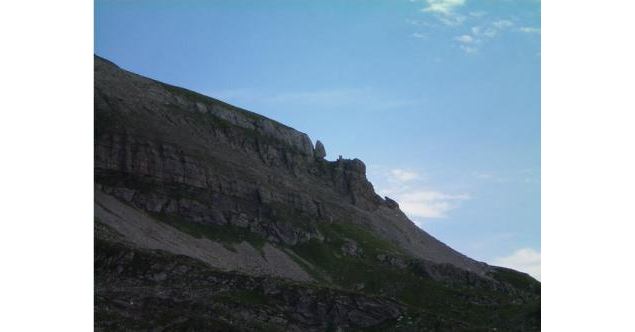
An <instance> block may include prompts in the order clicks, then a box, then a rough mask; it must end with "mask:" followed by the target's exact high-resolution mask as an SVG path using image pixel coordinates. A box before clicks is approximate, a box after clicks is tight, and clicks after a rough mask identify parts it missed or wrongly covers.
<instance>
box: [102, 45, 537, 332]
mask: <svg viewBox="0 0 635 332" xmlns="http://www.w3.org/2000/svg"><path fill="white" fill-rule="evenodd" d="M324 156H325V149H324V145H323V144H322V143H321V142H320V141H316V144H315V146H314V145H313V143H312V141H311V139H310V138H309V136H308V135H306V134H305V133H302V132H300V131H297V130H295V129H293V128H290V127H288V126H286V125H283V124H281V123H279V122H277V121H275V120H272V119H269V118H266V117H264V116H261V115H259V114H256V113H253V112H250V111H247V110H243V109H240V108H237V107H234V106H232V105H229V104H227V103H224V102H222V101H219V100H216V99H214V98H211V97H207V96H204V95H201V94H199V93H196V92H193V91H189V90H186V89H183V88H179V87H175V86H172V85H168V84H165V83H161V82H158V81H155V80H152V79H148V78H145V77H143V76H140V75H137V74H134V73H130V72H127V71H125V70H123V69H121V68H119V67H118V66H116V65H115V64H114V63H112V62H110V61H107V60H105V59H102V58H100V57H98V56H95V224H96V231H95V237H96V239H97V241H96V249H95V251H96V257H100V259H99V260H97V259H96V262H99V263H96V271H100V272H99V275H98V276H96V278H97V279H98V280H100V282H99V283H97V284H98V285H96V294H99V296H100V299H101V300H100V302H99V303H97V302H96V310H97V311H99V312H102V311H103V310H106V309H108V310H116V309H115V307H116V303H117V302H116V301H115V300H116V298H117V296H118V295H117V294H113V293H112V285H119V284H121V285H123V284H127V283H130V282H132V283H142V284H147V283H148V282H149V283H152V284H156V283H158V284H159V285H160V286H159V287H167V285H165V284H164V283H163V282H164V280H165V279H164V276H165V278H171V277H174V278H177V279H178V278H186V277H185V276H183V275H182V274H178V273H177V274H176V275H175V274H174V273H175V272H174V268H173V267H169V268H168V267H166V268H165V270H164V271H162V272H159V273H158V275H159V276H158V277H154V274H153V275H152V276H151V277H146V276H145V275H144V274H139V275H135V277H134V278H132V279H129V277H130V276H128V277H125V276H124V275H125V273H124V275H121V273H123V271H127V270H131V271H134V273H137V272H139V271H137V267H135V266H131V265H130V264H132V263H131V262H132V261H134V260H127V259H126V258H125V257H126V256H125V255H123V254H122V253H123V252H133V253H134V252H138V253H139V255H141V256H142V257H154V258H151V259H158V257H164V258H165V257H172V258H169V259H167V260H168V261H169V260H172V261H174V262H175V263H176V261H177V260H178V259H177V258H176V257H189V259H194V260H196V261H197V262H202V263H203V264H205V265H206V266H208V268H210V269H212V270H213V271H224V272H228V273H238V274H244V275H246V276H249V278H252V277H258V278H260V277H265V278H270V277H274V278H282V279H281V280H288V281H289V282H299V283H301V284H302V285H304V286H302V287H309V286H308V285H318V287H327V288H329V289H330V288H334V289H336V290H337V289H339V291H343V290H345V289H349V290H354V291H356V292H359V293H361V294H365V296H366V295H367V296H380V297H381V298H383V299H386V300H390V301H395V300H397V301H398V303H403V304H399V305H397V307H395V308H398V309H396V311H395V310H392V311H391V310H388V311H382V313H381V314H379V316H380V317H375V318H376V319H361V320H355V319H351V318H350V317H349V318H346V319H341V317H340V318H337V319H336V318H335V317H339V316H337V315H335V316H328V315H326V314H325V315H326V316H324V317H327V316H328V317H331V318H328V319H327V318H324V317H322V318H324V319H327V321H328V320H329V319H330V322H331V323H332V324H334V326H342V327H347V326H348V327H355V326H357V328H361V327H370V326H378V325H382V324H389V322H391V321H392V322H393V323H394V324H393V325H394V326H396V325H399V324H398V323H395V322H394V320H395V319H397V316H395V313H398V315H401V316H403V315H404V314H405V313H406V312H408V311H409V310H410V309H406V307H403V305H404V304H406V305H408V306H415V307H417V308H419V309H418V310H419V311H417V312H419V314H421V310H423V309H422V308H424V307H428V306H430V305H432V304H433V303H437V304H439V303H442V304H443V305H442V306H441V307H443V306H450V307H453V306H456V307H457V308H458V307H466V308H467V307H469V308H472V309H475V308H480V309H479V310H482V307H481V306H482V305H484V304H483V303H489V304H488V305H496V306H504V307H507V306H512V307H513V310H511V309H510V310H511V311H512V312H514V315H515V314H516V311H518V310H519V311H521V312H524V311H523V310H529V309H528V307H527V306H528V305H529V304H531V305H533V304H532V303H535V302H536V301H538V303H539V287H540V286H539V283H537V282H536V281H535V280H533V279H532V278H530V277H528V276H526V275H524V274H522V273H518V272H516V271H513V270H510V271H512V272H510V271H508V270H506V269H501V268H497V267H492V266H489V265H487V264H485V263H482V262H477V261H475V260H472V259H470V258H469V257H467V256H465V255H463V254H461V253H459V252H457V251H455V250H453V249H452V248H450V247H449V246H447V245H445V244H443V243H442V242H441V241H438V240H437V239H435V238H434V237H432V236H431V235H429V234H427V233H426V232H425V231H423V230H421V229H419V228H418V227H417V226H416V225H415V224H414V223H412V222H411V221H410V220H409V219H408V218H407V217H406V216H405V214H404V213H403V212H401V210H400V209H399V207H398V204H397V203H396V202H394V201H393V200H391V199H389V198H387V197H386V198H382V197H380V196H379V195H377V194H376V193H375V191H374V188H373V186H372V184H371V183H370V182H369V181H368V179H367V178H366V167H365V165H364V163H363V162H362V161H361V160H359V159H352V160H351V159H343V158H339V159H338V160H335V161H328V160H325V159H324ZM113 248H115V249H116V250H115V249H113ZM123 248H126V249H123ZM148 250H149V251H148ZM141 252H143V253H141ZM104 255H106V256H108V257H106V258H104V257H103V256H104ZM109 255H110V256H109ZM122 255H123V256H122ZM157 255H158V256H157ZM166 255H167V256H166ZM171 255H176V256H171ZM141 256H140V257H141ZM102 258H103V259H102ZM104 259H105V260H104ZM149 259H150V258H149ZM162 259H163V258H162ZM112 260H115V261H116V260H121V261H122V262H123V263H122V264H119V265H118V264H113V263H112ZM162 262H163V260H162ZM161 264H163V263H161ZM168 265H169V264H168ZM166 266H167V265H166ZM111 269H114V271H113V270H111ZM212 270H210V271H212ZM117 271H122V272H119V273H117ZM210 273H212V272H210ZM213 273H216V272H213ZM96 274H97V272H96ZM118 275H121V278H119V277H117V276H118ZM102 277H104V278H102ZM118 278H119V279H118ZM147 278H149V279H147ZM236 278H239V277H236ZM240 278H243V277H240ZM249 278H248V279H249ZM240 280H247V279H240ZM249 280H251V279H249ZM532 280H533V281H532ZM245 282H247V281H245ZM286 283H287V281H284V282H282V281H281V282H280V284H279V285H286ZM280 287H283V288H284V287H287V286H280ZM310 287H315V286H310ZM115 288H116V287H115ZM320 289H321V288H320ZM459 289H461V290H462V291H461V292H464V293H461V292H457V291H458V290H459ZM171 291H175V290H171ZM223 291H227V290H223ZM336 292H337V291H336ZM479 292H485V294H487V295H482V294H481V295H479V294H480V293H479ZM124 293H125V294H127V295H126V296H135V297H136V296H140V294H137V293H135V291H134V290H131V289H127V290H126V291H125V292H124ZM410 293H412V294H410ZM188 294H189V293H188ZM417 294H418V295H417ZM429 294H437V295H434V296H432V298H433V299H434V300H424V299H422V298H421V296H423V297H426V296H428V295H429ZM440 294H445V295H444V296H441V295H440ZM470 294H471V295H470ZM190 295H191V296H190ZM190 295H188V296H186V297H185V298H187V301H190V302H188V303H197V305H204V306H214V305H216V304H218V303H217V302H214V303H207V302H205V301H203V300H201V299H198V298H197V297H196V298H195V297H192V296H193V295H192V294H190ZM251 295H253V294H251ZM261 295H262V294H261ZM413 295H414V297H413ZM144 296H145V297H143V298H148V297H149V298H152V296H150V295H148V294H144ZM181 296H184V295H183V294H181ZM259 296H260V295H259ZM466 296H467V298H472V300H467V301H463V300H460V298H462V297H466ZM536 299H537V300H536ZM113 301H115V302H113ZM153 301H154V300H153ZM201 301H203V302H201ZM382 301H383V300H382ZM426 301H427V302H426ZM462 301H463V302H462ZM239 302H240V301H239ZM380 302H381V301H380ZM316 303H317V304H319V301H318V302H316ZM382 303H384V302H382ZM385 303H388V302H385ZM478 303H480V304H478ZM514 303H516V304H514ZM234 304H235V303H234ZM243 304H244V303H242V304H240V305H243ZM260 304H262V303H260ZM317 304H316V305H317ZM249 305H253V303H250V304H249ZM386 305H388V304H386ZM514 305H515V306H514ZM335 306H336V305H335ZM380 306H381V305H380ZM388 306H389V307H390V305H388ZM291 307H293V306H291ZM285 308H287V309H288V307H285ZM289 308H290V307H289ZM532 308H533V307H532ZM287 309H284V310H287ZM162 310H163V309H162ZM223 310H224V309H223ZM250 310H251V309H249V310H248V309H245V310H244V312H251V311H250ZM280 310H282V309H280ZM288 310H290V309H288ZM288 310H287V311H284V312H285V313H286V314H284V315H290V316H285V317H287V318H286V323H285V324H291V323H290V322H293V324H295V325H294V326H296V327H297V328H298V329H300V330H302V329H308V330H320V329H323V328H324V327H325V326H323V325H320V324H318V323H317V322H318V321H319V319H317V320H316V321H315V322H314V323H315V324H317V325H315V326H314V325H302V324H303V323H302V322H301V320H298V318H297V317H295V316H293V314H290V313H289V311H288ZM351 310H353V309H351ZM355 310H357V309H355ZM365 310H366V309H365ZM427 310H433V311H438V310H439V309H427ZM531 310H533V309H531ZM142 311H143V310H142ZM221 311H222V310H221ZM292 311H293V310H292ZM371 311H372V310H371ZM223 312H224V311H223ZM419 314H415V315H414V316H408V317H411V318H412V317H415V316H417V315H419ZM140 315H141V316H143V315H145V313H144V312H141V313H140ZM227 315H229V316H231V314H229V313H227ZM373 315H374V314H373ZM373 315H371V316H373ZM435 315H441V316H440V318H438V319H437V322H439V324H441V323H440V322H448V321H464V320H466V321H465V322H462V323H456V324H458V325H456V326H462V324H465V325H466V326H470V324H471V325H474V324H475V322H477V321H478V319H477V318H474V317H472V316H471V315H467V316H465V317H463V316H461V315H459V316H460V317H449V316H448V315H447V313H446V314H444V313H443V312H436V313H435ZM141 316H138V317H135V318H134V319H133V321H135V322H137V321H138V320H139V319H141V318H140V317H141ZM229 316H228V317H229ZM100 317H102V316H100ZM417 317H419V316H417ZM102 318H103V317H102ZM261 318H262V319H264V320H267V321H268V320H270V319H271V316H269V315H264V316H263V317H260V318H258V319H257V320H261ZM118 319H119V320H120V319H123V318H122V317H121V316H118V317H117V318H116V319H112V320H109V319H105V318H104V319H101V318H100V320H99V322H100V324H101V323H108V322H111V321H117V320H118ZM126 319H127V318H126ZM179 319H181V320H182V319H185V320H186V321H188V320H190V319H193V318H192V317H187V316H184V317H180V318H179ZM197 319H198V318H197ZM227 319H229V318H224V319H223V321H222V322H218V321H216V323H218V324H221V325H222V324H226V323H227V321H226V320H227ZM254 319H256V318H254ZM412 319H415V318H412ZM195 320H196V319H195ZM415 320H416V319H415ZM196 321H197V322H198V320H196ZM213 321H215V320H213ZM199 323H200V322H199ZM135 324H136V323H135ZM197 324H198V323H197ZM311 324H313V323H311ZM390 324H392V323H390ZM390 324H389V325H390ZM395 324H396V325H395ZM418 324H423V325H426V324H427V323H425V324H424V323H422V322H419V323H418ZM452 324H454V323H450V325H452ZM478 324H481V325H483V326H487V323H482V322H481V323H478ZM501 324H504V322H501ZM523 324H525V323H523ZM526 324H529V325H528V326H534V324H535V319H534V318H532V319H529V320H528V323H527V322H526ZM230 325H231V324H230ZM273 325H275V326H277V325H279V324H277V323H276V324H273ZM393 325H391V326H393ZM423 325H422V326H423ZM433 325H434V324H433ZM394 326H393V327H394ZM255 329H256V330H258V328H255Z"/></svg>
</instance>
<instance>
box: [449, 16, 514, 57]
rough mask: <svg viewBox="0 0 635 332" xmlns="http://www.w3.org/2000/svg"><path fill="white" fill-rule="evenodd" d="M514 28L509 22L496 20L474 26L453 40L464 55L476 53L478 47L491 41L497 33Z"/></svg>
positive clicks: (512, 23)
mask: <svg viewBox="0 0 635 332" xmlns="http://www.w3.org/2000/svg"><path fill="white" fill-rule="evenodd" d="M512 26H514V22H512V21H510V20H496V21H493V22H490V23H487V22H485V23H483V24H481V25H475V26H473V27H471V28H470V30H469V32H468V33H466V34H463V35H460V36H458V37H456V38H455V40H456V41H457V42H459V47H460V48H461V49H462V50H463V51H464V52H466V53H476V52H477V51H478V49H479V47H480V46H481V45H482V44H484V43H485V42H486V41H487V40H491V39H493V38H494V37H496V36H497V35H498V34H499V33H501V32H503V31H505V30H507V29H509V28H511V27H512Z"/></svg>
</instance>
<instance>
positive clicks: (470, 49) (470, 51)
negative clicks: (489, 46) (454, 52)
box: [459, 45, 478, 54]
mask: <svg viewBox="0 0 635 332" xmlns="http://www.w3.org/2000/svg"><path fill="white" fill-rule="evenodd" d="M459 47H460V48H461V49H462V50H463V52H465V53H467V54H474V53H476V52H478V48H476V47H474V46H467V45H459Z"/></svg>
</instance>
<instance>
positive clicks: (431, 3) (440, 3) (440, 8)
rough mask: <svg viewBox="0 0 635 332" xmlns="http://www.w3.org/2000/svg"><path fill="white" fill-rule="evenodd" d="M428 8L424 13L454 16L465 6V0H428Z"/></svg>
mask: <svg viewBox="0 0 635 332" xmlns="http://www.w3.org/2000/svg"><path fill="white" fill-rule="evenodd" d="M426 2H427V3H428V7H426V8H424V9H423V11H424V12H430V13H435V14H441V15H446V16H449V15H452V14H454V10H455V9H456V8H459V7H461V6H463V5H464V4H465V0H427V1H426Z"/></svg>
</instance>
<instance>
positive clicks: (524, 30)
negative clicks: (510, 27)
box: [519, 27, 540, 33]
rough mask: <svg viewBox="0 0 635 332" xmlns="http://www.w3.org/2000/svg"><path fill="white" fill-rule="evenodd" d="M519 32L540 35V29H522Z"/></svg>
mask: <svg viewBox="0 0 635 332" xmlns="http://www.w3.org/2000/svg"><path fill="white" fill-rule="evenodd" d="M519 30H520V31H521V32H524V33H540V28H532V27H521V28H520V29H519Z"/></svg>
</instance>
